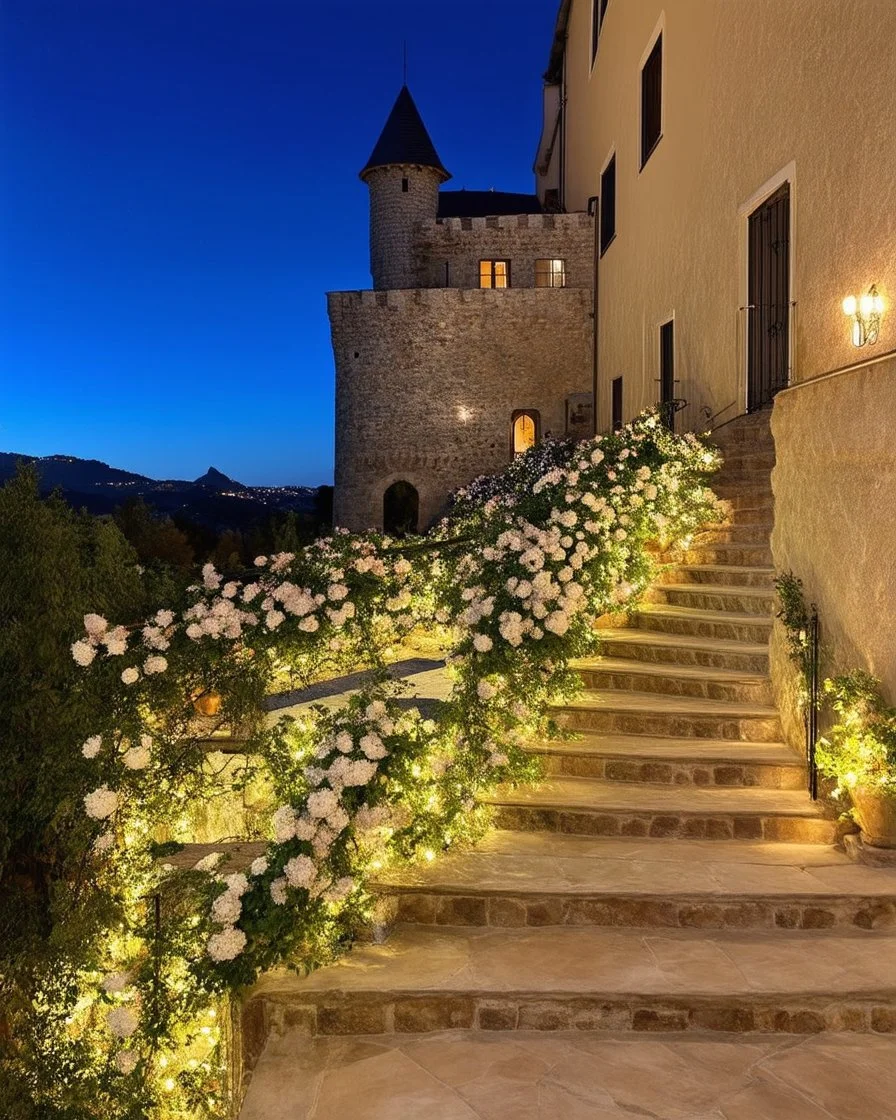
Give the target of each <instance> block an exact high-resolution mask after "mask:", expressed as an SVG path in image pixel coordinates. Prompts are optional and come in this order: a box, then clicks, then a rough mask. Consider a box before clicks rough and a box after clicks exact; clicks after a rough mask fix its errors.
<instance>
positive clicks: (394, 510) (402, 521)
mask: <svg viewBox="0 0 896 1120" xmlns="http://www.w3.org/2000/svg"><path fill="white" fill-rule="evenodd" d="M419 519H420V495H419V494H418V493H417V490H416V487H414V486H412V485H411V484H410V482H405V480H404V479H399V480H398V482H393V483H392V485H391V486H390V487H389V488H388V489H387V490H386V492H385V494H383V532H385V533H388V534H389V535H390V536H393V537H404V536H407V534H408V533H416V532H417V525H418V522H419Z"/></svg>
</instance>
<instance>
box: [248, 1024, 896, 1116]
mask: <svg viewBox="0 0 896 1120" xmlns="http://www.w3.org/2000/svg"><path fill="white" fill-rule="evenodd" d="M894 1100H896V1039H894V1038H892V1037H889V1038H888V1037H881V1036H869V1035H859V1036H855V1035H853V1036H850V1035H830V1034H828V1035H815V1036H811V1037H802V1036H799V1035H774V1036H769V1035H751V1036H749V1037H748V1038H739V1039H738V1038H732V1037H731V1036H730V1035H729V1036H724V1035H713V1034H704V1035H695V1036H690V1037H688V1038H687V1039H683V1038H681V1037H680V1036H674V1035H655V1036H653V1037H651V1038H649V1039H645V1038H632V1037H631V1036H628V1037H623V1036H620V1037H608V1036H606V1035H602V1036H595V1035H588V1034H584V1035H583V1034H581V1033H569V1032H558V1033H555V1034H551V1035H550V1036H546V1035H545V1034H544V1033H533V1032H525V1031H520V1032H517V1033H516V1034H514V1035H513V1036H512V1038H508V1036H507V1035H503V1034H488V1033H484V1032H469V1031H446V1032H442V1033H439V1034H430V1035H404V1036H401V1037H396V1036H366V1037H365V1036H354V1037H349V1038H308V1037H307V1035H303V1034H301V1033H298V1032H289V1033H287V1034H286V1035H284V1036H283V1037H282V1038H279V1039H272V1040H271V1042H270V1044H269V1045H268V1047H267V1050H266V1051H265V1053H264V1055H263V1056H262V1058H261V1060H260V1062H259V1064H258V1067H257V1068H256V1070H255V1073H254V1075H253V1077H252V1081H251V1084H250V1086H249V1092H248V1095H247V1097H246V1101H245V1104H244V1106H243V1110H242V1112H241V1114H240V1120H636V1118H640V1120H869V1118H871V1117H875V1118H880V1120H883V1118H884V1117H888V1116H892V1115H893V1102H894Z"/></svg>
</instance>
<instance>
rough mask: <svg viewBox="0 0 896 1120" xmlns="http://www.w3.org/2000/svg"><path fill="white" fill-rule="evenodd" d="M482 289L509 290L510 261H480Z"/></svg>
mask: <svg viewBox="0 0 896 1120" xmlns="http://www.w3.org/2000/svg"><path fill="white" fill-rule="evenodd" d="M479 287H480V288H509V287H510V261H480V262H479Z"/></svg>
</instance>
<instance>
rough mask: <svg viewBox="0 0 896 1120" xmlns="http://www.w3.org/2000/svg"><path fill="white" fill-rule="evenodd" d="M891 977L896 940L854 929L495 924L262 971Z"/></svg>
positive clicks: (379, 978) (352, 982)
mask: <svg viewBox="0 0 896 1120" xmlns="http://www.w3.org/2000/svg"><path fill="white" fill-rule="evenodd" d="M894 977H896V938H894V937H892V935H889V936H888V935H886V934H878V933H875V932H868V931H861V932H859V933H852V932H841V931H837V932H833V931H824V932H823V933H818V932H816V931H812V930H795V931H788V932H787V933H786V934H783V935H782V934H781V933H779V932H777V931H764V930H713V931H704V930H681V929H663V930H639V931H633V930H628V929H626V930H619V929H612V928H604V927H597V926H585V927H567V926H561V927H557V926H545V927H541V928H530V927H527V928H523V929H503V928H502V929H494V928H478V927H457V926H448V927H444V926H443V927H430V926H413V925H409V926H399V927H398V929H397V930H396V932H395V933H394V934H393V935H392V936H391V937H390V938H389V941H388V942H387V943H386V944H384V945H364V946H356V947H355V949H354V950H353V951H352V952H351V953H350V954H348V955H347V956H345V957H343V958H342V959H341V960H339V961H337V962H336V963H335V964H332V965H330V966H328V967H326V968H322V969H319V970H317V971H316V972H313V973H312V974H311V975H309V976H305V977H298V976H296V975H295V973H293V972H290V971H287V970H286V969H282V970H277V971H274V972H269V973H267V974H265V975H264V976H262V977H261V979H260V981H259V983H258V984H257V985H256V987H255V989H254V993H253V994H255V995H264V996H268V997H270V998H274V999H276V1000H278V1001H283V1000H289V999H296V1000H297V1001H301V1000H302V998H303V997H305V998H309V997H310V998H311V999H312V1000H315V999H318V1000H319V999H326V998H328V997H329V998H334V997H335V998H337V999H339V1000H340V1001H342V1000H344V999H345V998H346V996H350V995H351V994H352V993H362V992H364V993H387V992H395V993H415V994H424V993H440V994H447V993H449V992H450V993H458V994H463V995H477V996H481V995H483V994H484V993H490V992H494V993H497V994H506V993H511V992H514V993H517V992H532V993H544V994H545V995H547V994H549V993H550V994H553V995H559V994H567V995H577V994H578V995H591V994H594V993H606V994H613V995H638V996H641V995H649V996H669V997H672V998H674V997H677V996H678V997H680V996H685V997H687V996H709V997H712V996H717V997H718V996H723V997H728V998H731V997H732V996H733V997H735V998H736V997H738V996H741V997H743V996H747V997H761V996H763V995H778V994H782V993H787V994H796V993H799V994H804V995H819V996H829V995H835V996H836V995H854V996H855V995H862V994H867V995H875V994H878V993H881V994H882V993H890V992H891V991H892V990H893V988H894V983H896V982H894Z"/></svg>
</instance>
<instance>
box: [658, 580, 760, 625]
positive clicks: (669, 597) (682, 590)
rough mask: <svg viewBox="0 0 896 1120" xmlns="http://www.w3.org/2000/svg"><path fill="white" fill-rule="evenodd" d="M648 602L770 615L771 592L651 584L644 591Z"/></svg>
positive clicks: (726, 611)
mask: <svg viewBox="0 0 896 1120" xmlns="http://www.w3.org/2000/svg"><path fill="white" fill-rule="evenodd" d="M644 600H645V602H648V603H660V604H663V603H668V604H669V605H670V606H673V607H691V608H693V609H694V610H700V611H722V612H724V613H728V614H732V613H735V614H736V613H740V614H747V615H761V616H764V617H765V616H767V617H769V618H770V617H771V616H772V614H773V613H774V606H775V600H774V593H773V592H772V591H771V590H770V589H769V588H767V587H737V586H733V585H731V586H724V587H712V586H709V585H705V584H695V583H661V584H654V585H653V586H652V587H650V588H649V590H648V591H647V592H646V593H645V595H644Z"/></svg>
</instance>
